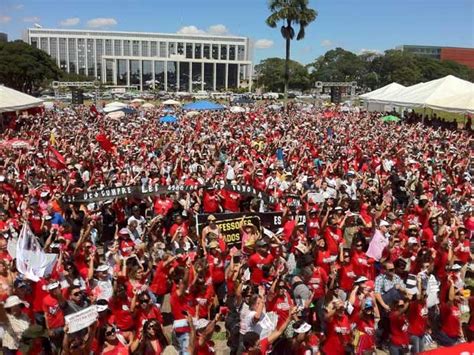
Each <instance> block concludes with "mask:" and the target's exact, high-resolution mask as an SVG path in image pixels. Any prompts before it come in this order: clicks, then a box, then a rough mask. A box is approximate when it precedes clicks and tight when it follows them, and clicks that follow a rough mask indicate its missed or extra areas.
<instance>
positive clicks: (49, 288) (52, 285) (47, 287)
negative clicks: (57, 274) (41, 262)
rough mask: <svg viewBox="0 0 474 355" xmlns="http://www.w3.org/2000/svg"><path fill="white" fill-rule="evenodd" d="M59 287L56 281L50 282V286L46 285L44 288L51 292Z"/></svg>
mask: <svg viewBox="0 0 474 355" xmlns="http://www.w3.org/2000/svg"><path fill="white" fill-rule="evenodd" d="M57 287H59V282H58V281H54V282H51V283H50V284H48V286H46V289H47V290H48V291H51V290H54V289H55V288H57Z"/></svg>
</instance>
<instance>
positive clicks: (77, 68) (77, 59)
mask: <svg viewBox="0 0 474 355" xmlns="http://www.w3.org/2000/svg"><path fill="white" fill-rule="evenodd" d="M74 43H75V46H76V74H79V45H78V43H77V38H74Z"/></svg>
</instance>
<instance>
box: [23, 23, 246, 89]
mask: <svg viewBox="0 0 474 355" xmlns="http://www.w3.org/2000/svg"><path fill="white" fill-rule="evenodd" d="M24 40H25V41H26V42H28V43H29V44H31V45H32V46H34V47H36V48H39V49H41V50H43V51H45V52H46V53H48V54H49V55H50V56H51V57H52V58H53V59H54V60H56V62H57V64H58V66H59V67H60V68H61V69H62V70H64V71H66V72H68V73H77V74H82V75H88V76H91V77H95V78H97V79H99V80H100V81H102V82H103V83H109V84H114V85H122V86H124V85H126V86H136V87H138V88H140V89H145V88H153V89H159V90H168V91H187V92H192V91H199V90H206V91H217V90H227V89H229V88H239V87H240V86H241V83H243V82H248V81H250V80H251V73H250V70H251V65H252V62H251V57H252V56H251V53H250V51H251V49H250V40H249V38H247V37H238V36H215V35H207V34H202V35H185V34H176V33H143V32H116V31H89V30H65V29H45V28H29V29H28V30H27V31H26V33H25V38H24Z"/></svg>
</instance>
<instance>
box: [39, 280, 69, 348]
mask: <svg viewBox="0 0 474 355" xmlns="http://www.w3.org/2000/svg"><path fill="white" fill-rule="evenodd" d="M46 288H47V290H48V295H47V296H46V297H45V298H43V305H42V310H43V313H44V317H45V323H46V328H47V329H48V334H49V337H50V339H51V341H52V342H53V343H54V344H55V345H56V346H60V344H61V343H62V338H63V335H64V330H63V327H64V324H65V322H64V312H63V308H64V307H66V304H67V303H66V300H65V298H64V297H63V294H62V293H61V288H60V287H59V282H58V281H53V282H51V283H49V284H48V286H46Z"/></svg>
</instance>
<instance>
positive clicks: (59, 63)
mask: <svg viewBox="0 0 474 355" xmlns="http://www.w3.org/2000/svg"><path fill="white" fill-rule="evenodd" d="M59 53H60V52H59V37H57V38H56V57H57V59H58V60H57V64H58V67H60V68H61V58H60V57H59Z"/></svg>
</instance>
